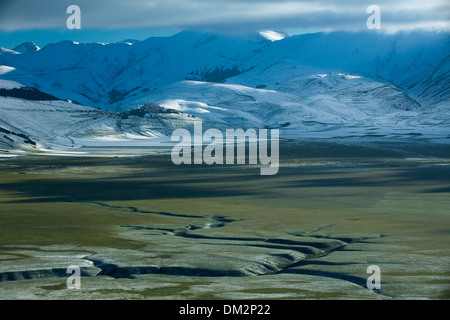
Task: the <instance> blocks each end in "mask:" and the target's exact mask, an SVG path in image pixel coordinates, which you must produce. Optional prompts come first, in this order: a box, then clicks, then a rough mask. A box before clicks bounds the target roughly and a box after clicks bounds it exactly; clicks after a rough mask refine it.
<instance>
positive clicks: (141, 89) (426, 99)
mask: <svg viewBox="0 0 450 320" xmlns="http://www.w3.org/2000/svg"><path fill="white" fill-rule="evenodd" d="M449 49H450V41H449V36H448V34H445V33H429V32H413V33H400V34H396V35H383V34H378V33H371V32H358V33H345V32H335V33H326V34H325V33H318V34H305V35H298V36H294V37H286V38H284V39H282V40H278V41H273V42H272V41H270V40H268V39H266V38H264V37H262V36H260V35H247V36H223V35H213V34H204V33H195V32H187V31H185V32H181V33H179V34H177V35H175V36H172V37H167V38H149V39H147V40H145V41H140V42H134V43H127V42H122V43H113V44H106V45H105V44H100V43H89V44H77V43H74V42H71V41H63V42H60V43H55V44H49V45H47V46H45V47H44V48H42V49H41V50H38V51H34V52H31V53H28V54H17V52H4V53H3V54H2V55H0V65H5V66H10V67H14V68H15V70H12V71H11V72H9V73H8V74H4V75H3V76H2V77H3V78H5V79H9V80H14V81H18V82H21V83H24V84H25V85H28V86H32V87H36V88H39V89H41V90H42V91H45V92H47V93H49V94H52V95H55V96H57V97H59V98H61V99H66V98H69V99H71V100H75V101H79V102H81V103H83V104H85V105H90V106H95V107H100V108H103V109H107V110H115V109H117V108H119V109H120V108H121V105H123V104H126V102H127V100H130V99H136V98H139V97H141V96H143V95H145V94H146V93H148V92H149V91H152V90H155V89H158V88H162V87H164V86H166V85H169V84H171V83H174V82H178V81H182V80H196V81H209V82H224V81H226V82H228V83H233V84H241V85H245V86H253V87H255V86H257V85H261V84H264V85H266V86H267V88H268V89H272V90H281V91H284V89H285V88H284V87H283V86H282V85H279V84H280V83H285V82H286V80H289V79H290V78H291V77H293V76H294V77H295V76H297V75H299V74H295V73H294V74H293V73H292V69H290V68H286V66H294V68H296V69H297V71H298V70H301V71H302V72H303V75H305V72H304V71H305V70H308V69H309V70H313V72H312V73H330V72H333V73H344V74H351V75H359V76H363V77H366V78H368V79H372V80H374V81H380V82H383V83H388V84H391V85H395V86H398V88H399V90H402V91H403V92H404V93H405V94H407V95H410V96H411V97H412V98H413V99H415V100H418V101H419V103H420V104H422V105H430V104H435V103H438V102H442V101H448V99H449V93H448V92H450V90H449V89H450V87H449V86H450V83H449V74H450V72H449V71H450V61H449V55H448V52H449V51H450V50H449ZM297 71H296V72H297ZM312 73H310V74H312ZM300 75H302V74H300ZM277 83H279V84H278V85H277ZM299 95H302V94H301V92H299Z"/></svg>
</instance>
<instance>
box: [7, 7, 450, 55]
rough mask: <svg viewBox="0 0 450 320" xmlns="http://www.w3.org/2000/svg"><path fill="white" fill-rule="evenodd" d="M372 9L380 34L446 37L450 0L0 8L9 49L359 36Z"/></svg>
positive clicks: (449, 18)
mask: <svg viewBox="0 0 450 320" xmlns="http://www.w3.org/2000/svg"><path fill="white" fill-rule="evenodd" d="M72 4H75V5H78V6H79V7H80V9H81V30H68V29H67V27H66V20H67V18H68V17H69V14H67V13H66V9H67V7H68V6H69V5H72ZM372 4H376V5H378V6H379V7H380V8H381V22H382V31H385V32H396V31H398V30H412V29H417V28H423V29H437V30H445V31H450V1H449V0H426V1H423V0H397V1H394V0H370V1H365V0H340V1H330V0H319V1H312V0H309V1H308V0H286V1H285V0H278V1H275V0H95V1H93V0H39V1H35V0H1V2H0V46H3V47H8V48H11V47H13V46H15V45H17V44H19V43H21V42H24V41H35V42H36V43H37V44H38V45H40V46H43V45H45V44H46V43H48V42H55V41H60V40H63V39H71V40H75V41H79V42H90V41H98V42H112V41H121V40H124V39H127V38H134V39H139V40H143V39H145V38H147V37H149V36H155V35H161V36H166V35H170V34H174V33H176V32H178V31H179V30H182V29H185V28H190V29H202V30H206V31H213V32H221V33H246V32H255V31H261V30H267V29H275V30H280V31H287V32H288V33H290V34H297V33H304V32H316V31H332V30H361V29H365V28H366V20H367V18H368V17H369V14H368V13H366V9H367V7H368V6H369V5H372Z"/></svg>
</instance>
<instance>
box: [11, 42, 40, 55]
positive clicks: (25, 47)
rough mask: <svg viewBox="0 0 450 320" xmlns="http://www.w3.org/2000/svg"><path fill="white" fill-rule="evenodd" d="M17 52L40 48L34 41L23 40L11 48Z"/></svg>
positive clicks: (32, 50) (33, 50)
mask: <svg viewBox="0 0 450 320" xmlns="http://www.w3.org/2000/svg"><path fill="white" fill-rule="evenodd" d="M13 50H14V51H15V52H19V53H29V52H35V51H39V50H41V48H39V47H38V46H37V45H36V44H35V43H34V42H24V43H22V44H20V45H18V46H17V47H15V48H14V49H13Z"/></svg>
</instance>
